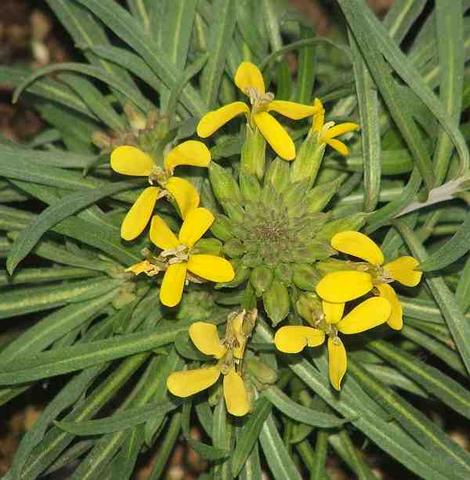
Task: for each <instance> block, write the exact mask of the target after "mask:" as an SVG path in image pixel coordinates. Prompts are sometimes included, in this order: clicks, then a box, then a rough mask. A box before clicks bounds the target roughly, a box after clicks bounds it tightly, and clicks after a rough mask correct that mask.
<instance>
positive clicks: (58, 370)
mask: <svg viewBox="0 0 470 480" xmlns="http://www.w3.org/2000/svg"><path fill="white" fill-rule="evenodd" d="M160 325H162V324H160ZM187 328H188V325H187V324H180V325H178V324H177V323H175V322H174V321H173V322H171V325H164V326H160V327H159V328H156V329H152V330H148V331H144V332H140V333H131V334H128V335H121V336H119V337H116V338H109V339H107V340H99V341H94V342H87V343H83V344H78V345H74V346H72V347H64V348H57V349H54V350H51V351H46V352H41V353H37V354H33V355H26V356H23V357H22V358H21V359H16V360H14V361H11V362H6V363H4V364H2V365H0V385H15V384H18V383H24V382H29V381H32V380H38V379H40V378H46V377H51V376H55V375H61V374H63V373H68V372H74V371H76V370H81V369H83V368H86V367H89V366H92V365H96V364H99V363H103V362H107V361H109V360H113V359H116V358H121V357H126V356H129V355H133V354H135V353H139V352H145V351H149V350H153V349H155V348H157V347H161V346H163V345H166V344H168V343H171V342H173V341H174V339H175V337H176V335H177V334H178V333H180V332H182V331H185V330H187Z"/></svg>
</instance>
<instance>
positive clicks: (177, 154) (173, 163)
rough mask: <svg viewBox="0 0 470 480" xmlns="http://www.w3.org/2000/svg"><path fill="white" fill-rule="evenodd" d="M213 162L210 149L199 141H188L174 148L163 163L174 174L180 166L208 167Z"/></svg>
mask: <svg viewBox="0 0 470 480" xmlns="http://www.w3.org/2000/svg"><path fill="white" fill-rule="evenodd" d="M210 161H211V153H210V152H209V149H208V148H207V147H206V146H205V145H204V144H203V143H202V142H198V141H197V140H188V141H187V142H183V143H181V144H180V145H178V146H176V147H175V148H172V149H171V150H170V151H169V152H168V154H167V155H166V157H165V160H164V161H163V164H164V167H165V170H167V171H169V172H173V170H174V168H175V167H177V166H178V165H191V166H193V167H207V166H208V165H209V163H210Z"/></svg>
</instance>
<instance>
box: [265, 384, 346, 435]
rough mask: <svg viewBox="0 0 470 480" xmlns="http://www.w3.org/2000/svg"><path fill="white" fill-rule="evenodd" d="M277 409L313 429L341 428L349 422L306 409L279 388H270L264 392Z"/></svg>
mask: <svg viewBox="0 0 470 480" xmlns="http://www.w3.org/2000/svg"><path fill="white" fill-rule="evenodd" d="M263 397H265V398H267V399H268V400H269V401H270V402H271V403H272V404H273V406H274V407H275V408H277V409H278V410H279V411H280V412H282V413H283V414H284V415H286V416H287V417H289V418H292V419H293V420H296V421H297V422H301V423H304V424H306V425H311V426H313V427H321V428H333V427H339V426H341V425H343V424H344V423H346V422H348V420H346V419H342V418H338V417H337V416H336V415H331V414H328V413H324V412H322V411H320V410H315V409H313V408H308V407H304V406H303V405H300V404H299V403H296V402H294V401H293V400H291V399H290V398H289V397H288V396H287V395H286V394H285V393H283V392H282V391H281V390H280V389H279V388H277V387H270V388H268V389H267V390H265V391H264V392H263Z"/></svg>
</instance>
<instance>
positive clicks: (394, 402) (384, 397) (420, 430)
mask: <svg viewBox="0 0 470 480" xmlns="http://www.w3.org/2000/svg"><path fill="white" fill-rule="evenodd" d="M348 369H349V370H350V372H351V373H352V374H353V375H354V377H355V378H356V379H357V380H358V381H359V383H360V384H361V385H362V386H364V388H366V389H367V391H369V392H370V393H371V394H372V395H373V396H374V398H376V399H377V400H378V401H379V402H380V403H381V404H382V405H384V406H385V408H386V409H387V410H388V411H389V412H390V413H391V415H393V418H394V419H395V420H396V421H397V422H399V423H400V425H402V426H403V428H404V429H405V430H406V431H407V432H408V433H409V434H410V435H412V436H413V437H414V438H415V439H416V440H417V441H418V442H419V443H420V444H421V445H422V446H423V447H424V448H425V449H426V450H427V451H428V452H430V453H431V454H433V455H434V456H435V460H438V461H439V462H441V463H442V465H443V466H445V472H446V473H448V474H450V475H451V478H466V477H467V476H468V475H469V471H470V454H468V453H467V452H465V450H464V449H463V448H461V447H460V446H458V445H457V444H456V443H455V442H454V441H453V440H451V439H450V438H449V437H448V436H447V435H446V434H445V432H444V431H443V430H441V429H440V428H439V427H438V426H437V425H436V424H434V423H433V422H432V421H431V420H429V419H428V418H427V417H426V416H425V415H424V414H423V413H421V412H420V411H419V410H418V409H416V408H414V407H413V406H412V405H411V404H409V403H408V402H406V401H405V400H403V399H402V397H400V396H399V395H397V394H396V393H395V392H393V391H392V390H390V389H389V388H387V387H385V386H383V385H381V384H380V382H378V381H377V380H376V379H374V378H373V376H372V375H370V373H368V372H367V371H365V370H364V369H363V368H362V367H359V365H358V364H356V362H354V361H349V362H348Z"/></svg>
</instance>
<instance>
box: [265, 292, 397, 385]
mask: <svg viewBox="0 0 470 480" xmlns="http://www.w3.org/2000/svg"><path fill="white" fill-rule="evenodd" d="M322 308H323V314H322V315H320V316H319V318H314V319H311V321H312V323H313V325H314V326H313V327H306V326H297V325H289V326H286V327H281V328H280V329H279V330H277V332H276V335H275V337H274V343H275V345H276V348H277V349H278V350H280V351H281V352H284V353H299V352H301V351H302V350H303V349H304V348H305V347H317V346H319V345H321V344H322V343H324V341H325V337H326V335H328V373H329V377H330V382H331V384H332V385H333V387H334V388H335V389H336V390H340V388H341V380H342V379H343V376H344V374H345V373H346V370H347V355H346V349H345V348H344V344H343V342H342V341H341V339H340V337H339V336H338V333H343V334H347V335H350V334H354V333H361V332H364V331H366V330H370V329H371V328H374V327H377V326H378V325H381V324H383V323H385V322H386V321H387V319H388V318H389V317H390V313H391V305H390V303H389V302H388V300H386V299H385V298H381V297H372V298H369V299H367V300H365V301H364V302H362V303H360V304H359V305H358V306H357V307H355V308H353V309H352V310H351V311H350V312H349V313H348V314H347V315H346V316H345V317H343V312H344V303H329V302H325V301H323V302H322Z"/></svg>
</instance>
